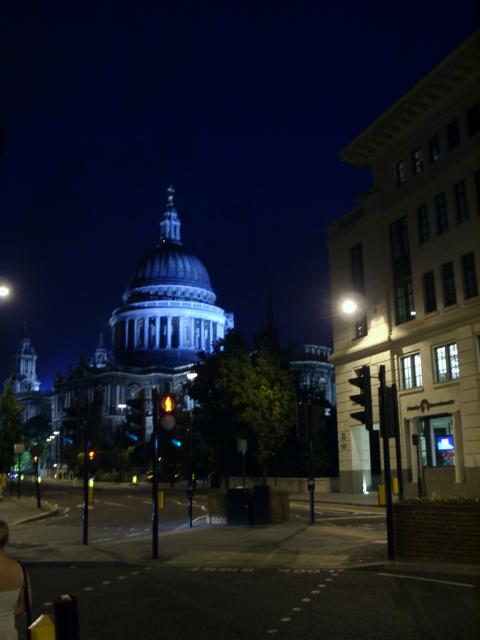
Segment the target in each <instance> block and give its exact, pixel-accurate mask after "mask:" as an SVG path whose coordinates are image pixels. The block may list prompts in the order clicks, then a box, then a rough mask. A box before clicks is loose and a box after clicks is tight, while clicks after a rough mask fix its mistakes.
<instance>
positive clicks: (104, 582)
mask: <svg viewBox="0 0 480 640" xmlns="http://www.w3.org/2000/svg"><path fill="white" fill-rule="evenodd" d="M102 584H112V583H111V581H110V580H104V581H103V582H102Z"/></svg>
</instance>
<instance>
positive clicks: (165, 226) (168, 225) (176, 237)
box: [160, 185, 182, 244]
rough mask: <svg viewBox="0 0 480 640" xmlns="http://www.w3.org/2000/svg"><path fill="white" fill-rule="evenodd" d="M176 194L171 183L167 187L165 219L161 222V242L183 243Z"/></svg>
mask: <svg viewBox="0 0 480 640" xmlns="http://www.w3.org/2000/svg"><path fill="white" fill-rule="evenodd" d="M174 195H175V189H174V188H173V187H172V185H170V186H169V187H168V189H167V208H166V210H165V213H164V214H163V220H162V221H161V222H160V243H162V242H173V243H174V244H182V241H181V238H180V227H181V222H180V220H179V218H178V214H177V210H176V209H175V204H174V202H173V197H174Z"/></svg>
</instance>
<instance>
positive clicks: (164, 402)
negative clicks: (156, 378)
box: [160, 393, 177, 431]
mask: <svg viewBox="0 0 480 640" xmlns="http://www.w3.org/2000/svg"><path fill="white" fill-rule="evenodd" d="M176 405H177V401H176V399H175V396H174V395H173V393H164V394H163V395H162V397H161V398H160V416H161V417H160V424H161V425H162V428H163V429H165V430H166V431H171V430H172V429H173V428H174V426H175V424H176V422H177V421H176V418H175V408H176Z"/></svg>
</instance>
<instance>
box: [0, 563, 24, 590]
mask: <svg viewBox="0 0 480 640" xmlns="http://www.w3.org/2000/svg"><path fill="white" fill-rule="evenodd" d="M2 565H3V566H2V569H3V571H2V573H3V577H4V579H5V581H6V582H7V583H8V584H10V585H11V586H12V587H13V588H16V587H20V586H21V585H22V584H23V571H22V567H21V565H20V563H19V562H17V561H16V560H14V559H13V558H7V557H5V558H3V562H2Z"/></svg>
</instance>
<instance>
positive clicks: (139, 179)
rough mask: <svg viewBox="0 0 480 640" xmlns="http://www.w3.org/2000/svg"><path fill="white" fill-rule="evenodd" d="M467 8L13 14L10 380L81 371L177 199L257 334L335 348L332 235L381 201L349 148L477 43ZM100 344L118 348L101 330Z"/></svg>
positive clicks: (194, 240)
mask: <svg viewBox="0 0 480 640" xmlns="http://www.w3.org/2000/svg"><path fill="white" fill-rule="evenodd" d="M475 7H476V2H474V0H471V1H470V0H457V2H455V3H454V5H453V4H452V3H451V2H441V1H440V2H439V1H438V0H436V1H433V0H422V1H421V2H418V1H417V2H412V1H410V0H408V1H405V2H402V3H400V4H396V5H395V4H394V3H385V2H363V3H358V2H337V3H333V4H331V5H325V4H324V3H317V2H312V1H311V2H301V1H298V0H297V1H296V2H295V3H293V2H291V3H279V2H266V1H265V2H255V3H249V2H241V3H240V2H236V3H234V2H208V1H206V2H171V3H165V2H153V1H152V2H142V1H136V2H133V1H132V2H122V1H117V2H112V3H109V2H96V3H93V2H92V3H89V2H83V3H60V2H48V3H37V2H33V1H32V2H27V3H10V7H9V9H7V10H6V11H5V9H3V10H2V14H1V16H0V78H1V80H0V81H1V94H0V95H1V101H0V128H3V129H6V131H7V140H6V145H5V148H4V151H3V154H2V155H1V157H0V210H1V212H2V217H1V237H0V278H1V277H3V278H7V279H9V280H10V281H11V283H12V284H13V286H14V287H15V296H14V297H13V298H12V299H11V300H10V301H9V303H8V304H6V303H4V304H2V305H1V306H0V325H1V328H0V376H1V379H4V378H5V376H6V375H7V373H8V369H9V366H10V356H11V354H12V353H13V352H14V350H15V348H16V344H17V341H18V339H19V337H20V336H21V334H22V324H23V322H24V321H25V320H26V321H28V325H29V331H30V335H31V337H32V340H33V343H34V345H35V347H36V349H37V353H38V355H39V363H38V367H39V375H40V379H41V380H43V381H44V382H46V383H47V385H48V383H49V382H51V381H52V380H53V377H54V375H55V372H56V371H57V370H61V371H63V372H64V371H66V369H67V368H68V366H69V365H70V364H73V363H75V362H76V361H77V360H78V356H79V353H80V352H84V353H85V354H86V355H87V356H89V355H90V354H91V353H92V351H93V349H94V348H95V344H96V342H97V339H98V334H99V333H100V331H102V330H106V327H107V323H108V319H109V317H110V315H111V312H112V310H113V309H114V308H115V307H116V306H118V305H119V304H120V302H121V296H122V293H123V290H124V288H125V286H126V284H127V282H128V280H129V278H130V276H131V274H132V272H133V269H134V267H135V264H136V262H137V261H138V260H139V259H140V257H141V256H142V255H143V253H145V252H146V251H147V250H148V249H149V248H151V247H152V246H153V245H154V244H155V243H156V239H157V237H158V230H159V228H158V223H159V221H160V219H161V217H162V213H163V210H164V205H165V189H166V187H167V186H168V185H169V184H170V183H172V184H173V185H174V186H175V188H176V190H177V196H176V204H177V208H178V212H179V215H180V217H181V220H182V223H183V227H182V235H183V239H184V244H185V245H186V246H187V247H188V248H189V249H190V250H191V251H192V252H193V253H195V254H197V255H198V256H199V257H200V258H201V259H202V260H203V261H204V263H205V265H206V266H207V269H208V271H209V273H210V276H211V279H212V283H213V286H214V289H215V291H216V293H217V296H218V298H217V301H218V303H219V305H220V306H222V307H223V308H225V309H226V310H229V311H233V312H234V313H235V317H236V322H237V326H238V327H239V328H240V329H242V330H243V331H244V332H245V333H246V334H247V335H251V334H252V333H253V332H254V331H257V330H259V329H260V328H261V327H262V325H263V323H264V318H265V310H266V300H267V290H268V287H269V286H270V287H271V289H272V295H273V302H274V307H275V313H276V315H277V318H278V321H279V325H280V333H281V338H282V341H283V342H284V343H287V342H292V343H297V344H298V345H301V344H303V343H305V342H315V343H323V344H330V342H331V331H330V326H329V299H328V272H327V261H326V246H325V238H326V226H327V225H328V223H329V222H330V221H332V220H333V219H335V218H336V217H338V216H340V215H341V214H342V213H344V212H345V211H347V210H348V209H349V208H351V207H352V204H353V198H354V197H355V195H356V194H357V193H358V192H360V191H362V190H363V189H364V188H366V187H367V186H368V184H369V178H368V175H367V174H366V173H365V172H362V171H358V170H355V169H353V168H351V167H348V166H345V165H342V164H341V163H340V162H339V160H338V159H337V157H336V154H337V152H338V150H339V149H340V148H341V147H342V146H343V145H345V144H346V143H347V142H348V141H349V140H351V139H352V138H353V137H354V136H355V135H356V134H357V133H359V132H360V131H361V130H362V128H364V127H366V126H367V125H368V124H369V123H370V122H371V121H372V120H373V119H374V118H375V117H376V116H378V115H379V114H380V113H381V112H382V111H383V110H384V109H385V108H386V107H388V106H389V105H390V104H391V103H392V102H393V101H394V100H395V99H396V98H398V97H399V96H400V95H401V94H402V93H403V92H404V91H406V90H407V89H408V88H409V87H410V86H411V85H412V84H413V83H414V82H415V81H417V80H418V79H419V78H421V77H422V76H423V75H424V74H425V73H427V72H428V71H429V70H430V69H431V68H432V67H433V66H434V65H435V64H436V63H438V62H439V61H440V60H441V59H442V58H443V57H445V56H446V55H447V54H448V53H449V52H450V51H451V50H452V49H453V48H455V47H456V46H457V45H458V44H460V43H461V42H462V40H463V39H464V38H465V37H466V36H468V35H469V33H471V32H472V31H473V29H474V28H475V27H476V26H478V23H479V16H478V14H476V12H475ZM107 333H108V330H107Z"/></svg>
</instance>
